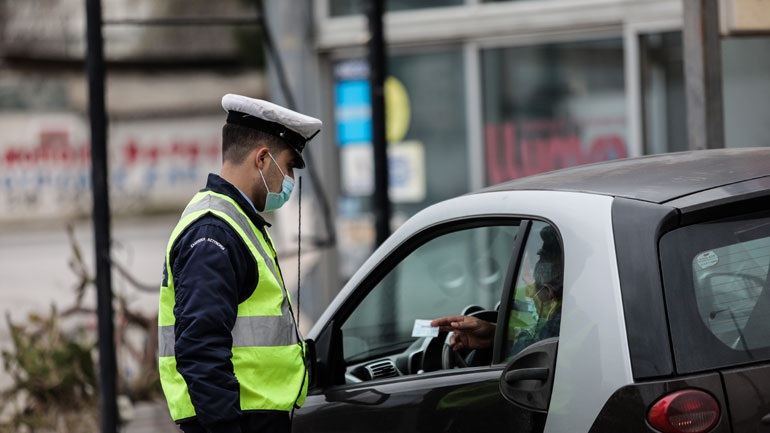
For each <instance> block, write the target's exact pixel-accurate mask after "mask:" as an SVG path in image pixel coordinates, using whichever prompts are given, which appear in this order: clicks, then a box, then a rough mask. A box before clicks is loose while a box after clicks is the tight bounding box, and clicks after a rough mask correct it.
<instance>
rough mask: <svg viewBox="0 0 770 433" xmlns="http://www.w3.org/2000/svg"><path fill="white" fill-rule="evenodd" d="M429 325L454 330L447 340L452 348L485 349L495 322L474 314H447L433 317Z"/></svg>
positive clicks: (493, 333)
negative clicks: (436, 317)
mask: <svg viewBox="0 0 770 433" xmlns="http://www.w3.org/2000/svg"><path fill="white" fill-rule="evenodd" d="M430 326H437V327H438V328H439V330H440V331H454V334H452V337H451V338H450V340H449V344H450V345H452V347H453V348H454V350H462V349H486V348H489V347H491V346H492V343H493V342H494V338H495V329H496V327H497V325H496V324H494V323H492V322H487V321H486V320H481V319H479V318H477V317H474V316H447V317H441V318H438V319H434V320H433V321H431V322H430Z"/></svg>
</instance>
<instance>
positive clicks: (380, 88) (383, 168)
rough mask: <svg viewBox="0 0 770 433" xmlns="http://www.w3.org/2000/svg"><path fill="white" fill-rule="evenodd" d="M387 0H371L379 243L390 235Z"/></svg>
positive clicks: (372, 97) (373, 136)
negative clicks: (386, 109) (386, 104)
mask: <svg viewBox="0 0 770 433" xmlns="http://www.w3.org/2000/svg"><path fill="white" fill-rule="evenodd" d="M384 3H385V0H369V43H368V45H369V87H370V92H371V104H372V149H373V151H374V197H373V205H374V206H373V211H374V224H375V245H376V246H379V245H381V244H382V243H383V242H385V239H387V238H388V236H390V214H391V209H390V208H391V206H390V198H389V197H388V177H389V175H388V141H387V138H386V136H385V75H386V74H387V65H386V61H385V37H384V35H383V24H382V15H383V10H384Z"/></svg>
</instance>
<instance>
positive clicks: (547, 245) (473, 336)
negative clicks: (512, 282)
mask: <svg viewBox="0 0 770 433" xmlns="http://www.w3.org/2000/svg"><path fill="white" fill-rule="evenodd" d="M540 237H541V239H542V240H543V245H542V247H541V248H540V250H539V251H538V252H537V254H538V255H539V259H538V261H537V263H536V264H535V267H534V272H533V274H534V275H533V276H534V284H530V285H528V286H526V288H525V290H526V291H527V293H526V294H527V297H528V298H530V299H531V300H532V302H533V303H534V305H535V311H536V312H537V320H536V322H535V323H534V324H533V325H531V326H529V327H523V328H522V327H515V326H513V325H512V323H513V321H511V320H509V323H511V329H509V330H508V335H507V337H506V340H507V341H508V342H509V344H510V349H509V350H508V356H509V357H512V356H513V355H515V354H517V353H519V352H520V351H521V350H522V349H524V348H525V347H527V346H529V345H531V344H533V343H535V342H537V341H540V340H544V339H546V338H550V337H556V336H558V335H559V326H560V324H561V303H562V292H563V287H564V278H563V274H564V263H563V255H562V249H561V245H560V244H559V241H558V238H557V235H556V231H555V230H554V229H553V227H551V226H546V227H544V228H543V229H542V230H541V231H540ZM514 308H515V307H514ZM515 312H516V310H512V311H511V314H513V313H515ZM431 326H437V327H439V330H440V331H451V332H452V336H451V337H450V340H449V344H450V345H451V346H452V348H453V349H454V350H455V351H458V350H470V349H487V348H490V347H492V344H493V343H494V338H495V331H496V329H497V324H496V323H492V322H488V321H485V320H482V319H479V318H478V317H475V316H473V315H457V316H446V317H441V318H438V319H434V320H433V321H431Z"/></svg>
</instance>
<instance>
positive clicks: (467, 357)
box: [441, 307, 497, 370]
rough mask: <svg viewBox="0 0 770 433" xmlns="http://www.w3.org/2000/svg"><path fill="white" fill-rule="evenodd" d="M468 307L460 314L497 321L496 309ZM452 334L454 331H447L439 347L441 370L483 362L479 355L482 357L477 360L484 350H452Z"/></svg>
mask: <svg viewBox="0 0 770 433" xmlns="http://www.w3.org/2000/svg"><path fill="white" fill-rule="evenodd" d="M469 309H470V307H469V308H466V309H465V310H464V311H463V313H462V314H463V315H466V316H474V317H478V318H479V319H481V320H485V321H487V322H493V323H496V322H497V311H494V310H483V309H480V308H476V307H473V309H470V311H469ZM453 334H454V332H450V333H448V334H447V336H446V339H444V346H443V347H442V349H441V368H442V369H443V370H451V369H453V368H465V367H468V366H469V365H477V362H478V365H481V363H482V362H484V360H483V357H481V358H482V361H481V362H479V361H478V358H479V355H480V353H481V352H484V350H482V349H471V350H454V348H453V347H452V346H451V345H450V344H449V342H450V341H451V338H452V335H453ZM490 351H491V349H490ZM489 353H491V352H489ZM474 361H476V362H474Z"/></svg>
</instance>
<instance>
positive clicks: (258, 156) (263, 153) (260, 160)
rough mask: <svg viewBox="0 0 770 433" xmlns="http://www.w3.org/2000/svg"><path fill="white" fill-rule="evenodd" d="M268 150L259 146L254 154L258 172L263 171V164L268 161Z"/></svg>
mask: <svg viewBox="0 0 770 433" xmlns="http://www.w3.org/2000/svg"><path fill="white" fill-rule="evenodd" d="M269 155H270V149H268V148H267V147H266V146H261V147H258V148H257V151H256V152H254V163H255V164H256V165H257V168H258V169H260V170H264V169H265V164H266V163H267V161H268V160H270V156H269Z"/></svg>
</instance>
